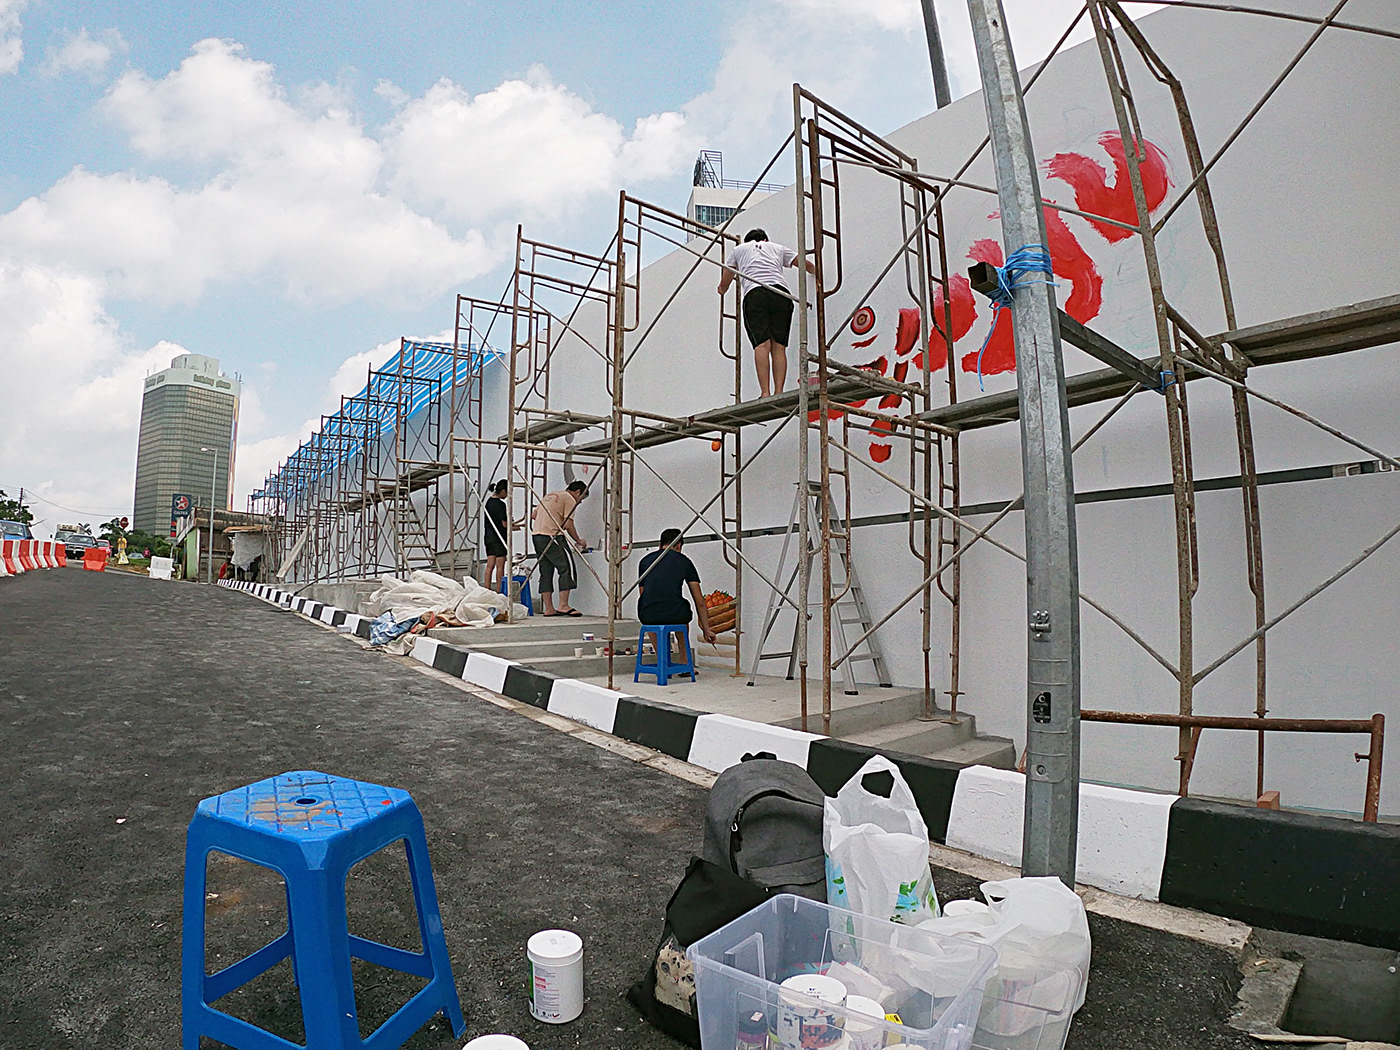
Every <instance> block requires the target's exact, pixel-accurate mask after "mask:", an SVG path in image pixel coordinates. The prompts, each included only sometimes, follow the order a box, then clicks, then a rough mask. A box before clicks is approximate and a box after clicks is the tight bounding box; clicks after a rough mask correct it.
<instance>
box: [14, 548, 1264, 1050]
mask: <svg viewBox="0 0 1400 1050" xmlns="http://www.w3.org/2000/svg"><path fill="white" fill-rule="evenodd" d="M0 624H3V627H0V756H3V760H4V762H5V766H4V769H3V772H0V812H4V813H5V814H6V818H7V819H6V824H5V837H4V847H3V850H0V916H3V922H0V1047H3V1048H6V1050H10V1048H15V1050H18V1048H31V1047H33V1048H45V1050H47V1048H69V1047H73V1048H77V1047H82V1048H84V1050H91V1048H95V1047H101V1048H102V1050H127V1048H170V1047H175V1046H178V1045H179V997H180V996H179V991H180V989H179V982H180V976H179V973H180V971H179V962H180V904H181V900H180V895H181V876H182V867H183V863H184V831H185V826H186V824H187V823H188V820H189V817H190V814H191V812H192V811H193V808H194V806H195V804H196V802H197V801H198V799H200V798H202V797H204V796H207V795H212V794H216V793H218V792H220V791H224V790H227V789H229V788H231V787H235V786H238V785H241V784H245V783H248V782H251V781H253V780H256V779H259V778H261V777H265V776H269V775H272V774H275V773H279V772H283V771H285V770H290V769H320V770H325V771H328V772H334V773H338V774H341V775H345V776H351V777H356V778H359V779H363V780H369V781H374V782H378V783H386V784H393V785H395V786H398V787H402V788H406V789H407V790H409V791H410V792H412V794H413V796H414V798H415V799H416V801H417V803H418V805H419V807H420V808H421V809H422V811H423V815H424V819H425V821H426V824H427V828H428V841H429V847H430V849H431V851H432V856H433V866H434V871H435V874H436V878H437V887H438V894H439V898H440V903H441V907H442V914H443V920H444V924H445V927H446V935H447V944H448V949H449V951H450V953H451V956H452V963H453V967H454V969H455V972H456V975H457V981H458V986H459V989H460V991H461V996H462V1004H463V1008H464V1009H465V1011H466V1015H467V1022H468V1035H477V1034H481V1033H482V1032H488V1031H507V1032H513V1033H516V1034H519V1035H521V1036H522V1037H524V1038H525V1039H526V1040H527V1041H528V1042H529V1044H530V1046H531V1047H532V1048H534V1050H556V1048H565V1047H588V1048H590V1050H608V1048H638V1050H647V1048H653V1047H655V1048H661V1047H667V1048H674V1047H676V1046H677V1045H678V1044H676V1043H673V1042H672V1041H671V1040H669V1039H667V1038H666V1037H664V1036H662V1035H660V1034H659V1033H657V1032H655V1031H654V1030H652V1029H650V1028H649V1027H648V1026H646V1025H645V1024H644V1023H642V1022H641V1021H640V1020H639V1019H638V1018H637V1016H636V1015H635V1013H634V1012H633V1010H632V1009H631V1007H630V1006H629V1005H628V1004H627V1003H626V1001H625V1000H624V999H623V993H624V991H625V990H626V988H627V986H628V985H629V984H630V983H631V982H632V981H633V980H634V979H635V978H636V977H637V976H638V975H639V974H640V973H641V972H642V970H643V969H644V968H645V966H646V965H647V963H648V961H649V959H650V954H651V950H652V948H653V945H654V943H655V940H656V937H657V935H658V933H659V926H660V916H661V911H662V909H663V908H664V906H665V902H666V900H667V898H668V897H669V896H670V893H671V890H672V889H673V888H674V885H675V883H676V881H677V880H678V878H679V876H680V874H681V872H682V871H683V870H684V867H685V863H686V861H687V859H688V857H689V856H690V854H691V853H692V852H694V851H696V850H698V848H699V840H700V835H699V831H700V824H701V817H702V813H703V807H704V792H703V791H701V790H699V789H697V788H695V787H694V786H692V785H690V784H688V783H685V782H683V781H680V780H677V779H675V778H673V777H670V776H668V775H666V774H664V773H661V772H658V771H656V770H652V769H650V768H647V767H645V766H641V765H638V764H637V763H634V762H632V761H629V760H627V759H624V758H621V757H618V756H616V755H613V754H611V753H610V752H607V751H604V750H602V749H600V748H596V747H593V746H590V745H588V744H585V743H582V742H580V741H578V740H575V739H573V738H572V737H570V736H567V735H565V734H563V733H559V732H556V731H554V730H552V729H549V728H547V727H545V726H543V725H540V724H538V723H536V722H533V721H531V720H529V719H526V718H522V717H520V716H519V715H516V714H514V713H512V712H509V711H506V710H502V709H501V708H497V707H495V706H492V705H490V704H487V703H484V702H482V701H479V700H477V699H474V698H472V697H471V696H469V695H467V694H464V693H462V692H461V691H460V690H457V689H454V688H452V687H451V686H449V685H447V684H445V683H443V682H439V681H435V680H433V679H430V678H428V677H426V676H424V675H422V674H420V673H418V672H417V671H415V670H413V669H412V668H411V667H409V666H406V665H405V664H404V663H403V662H402V661H398V660H395V659H392V658H388V657H384V656H380V655H378V654H375V653H369V652H365V651H364V650H362V649H360V648H358V647H357V646H355V645H353V644H351V643H350V642H348V641H347V640H345V639H343V638H338V637H336V636H335V635H333V634H331V633H330V632H328V631H325V630H323V629H321V628H319V627H317V626H315V625H313V624H310V623H307V622H305V621H304V620H301V619H299V618H297V617H295V616H293V615H292V614H290V613H287V612H283V611H280V610H277V609H274V608H271V607H269V606H267V605H264V604H263V603H261V602H258V601H255V600H254V599H252V598H251V597H249V596H247V595H244V594H238V593H234V592H231V591H227V590H223V589H221V588H209V587H196V586H194V585H190V584H162V583H158V582H155V581H150V580H145V579H142V578H134V577H120V576H117V575H115V574H113V573H103V574H97V573H85V572H83V571H81V570H78V569H68V570H55V571H52V572H47V573H42V572H41V573H31V574H28V575H26V576H22V577H19V578H17V579H3V580H0ZM118 820H121V821H122V823H118ZM210 879H211V885H210V889H211V891H212V892H215V893H217V894H218V896H217V897H215V898H212V899H211V900H210V901H209V902H208V908H207V923H208V926H209V930H210V944H211V948H210V950H211V955H212V954H215V953H217V958H212V959H211V962H212V963H215V964H218V965H222V964H223V963H224V962H226V961H228V960H229V959H231V958H233V957H235V956H237V955H240V954H242V953H244V952H246V951H248V950H250V949H251V948H253V947H256V946H257V945H258V944H260V943H262V942H263V941H265V940H267V939H269V938H270V936H271V935H272V934H274V933H275V932H276V931H277V930H278V929H279V928H280V926H281V924H282V923H284V922H285V907H284V903H283V898H282V890H281V885H280V882H279V881H278V880H276V879H275V878H274V877H273V876H271V875H270V873H268V872H266V871H263V870H261V869H258V868H255V867H253V866H251V865H246V864H244V863H242V862H241V861H234V860H226V861H223V862H216V863H213V864H211V867H210ZM938 882H939V889H940V892H941V893H942V894H943V896H944V897H945V898H951V897H955V896H968V895H971V893H972V892H973V891H974V886H973V883H972V881H971V880H969V879H966V878H965V877H963V876H960V875H957V874H954V873H951V872H939V873H938ZM349 895H350V908H351V927H352V930H354V931H355V932H358V933H363V934H365V935H367V936H373V937H375V938H377V939H380V940H384V941H387V942H389V943H392V944H398V945H401V946H404V947H416V924H415V922H414V920H413V908H412V898H411V895H410V894H409V893H408V891H407V880H406V865H405V864H404V861H403V858H402V856H400V855H396V854H392V853H389V852H386V853H384V854H380V855H379V856H377V857H374V858H371V859H370V860H368V861H366V862H364V863H362V864H361V865H360V866H359V867H357V868H356V870H355V872H354V873H353V874H352V878H351V882H350V889H349ZM1090 921H1091V925H1092V928H1093V933H1094V938H1095V946H1094V970H1093V976H1092V978H1091V981H1090V989H1089V999H1088V1001H1087V1002H1086V1004H1085V1007H1084V1010H1083V1011H1081V1013H1080V1016H1079V1018H1078V1019H1077V1020H1076V1022H1075V1025H1074V1028H1073V1030H1072V1032H1071V1036H1070V1044H1069V1045H1070V1047H1071V1048H1073V1050H1099V1048H1102V1050H1128V1048H1139V1047H1140V1048H1143V1050H1149V1048H1151V1050H1159V1048H1160V1050H1173V1048H1176V1047H1182V1048H1186V1047H1192V1048H1194V1047H1209V1048H1235V1047H1244V1046H1247V1045H1250V1043H1249V1040H1247V1039H1246V1038H1244V1037H1243V1036H1241V1035H1239V1034H1238V1033H1234V1032H1232V1031H1230V1030H1229V1029H1227V1028H1225V1027H1224V1024H1223V1019H1224V1017H1225V1015H1226V1013H1227V1012H1228V1008H1229V1003H1230V1001H1231V1000H1232V999H1233V996H1234V990H1235V984H1234V982H1235V981H1236V978H1235V976H1234V967H1233V964H1232V963H1231V962H1230V961H1229V960H1228V959H1227V958H1226V957H1225V956H1224V955H1223V954H1221V953H1219V952H1216V951H1214V950H1213V949H1209V948H1205V947H1203V946H1200V945H1197V944H1194V943H1193V942H1189V941H1184V940H1181V939H1179V938H1174V937H1170V936H1167V935H1165V934H1160V933H1156V932H1154V931H1151V930H1145V929H1142V928H1140V927H1136V926H1131V925H1129V924H1125V923H1119V922H1115V921H1113V920H1108V919H1101V918H1099V917H1097V916H1091V920H1090ZM549 926H565V927H568V928H571V929H574V930H576V931H578V932H579V933H580V934H581V935H582V936H583V938H584V941H585V943H586V945H587V951H588V955H587V976H588V1004H587V1008H586V1010H585V1012H584V1015H583V1017H582V1018H581V1019H580V1020H579V1021H577V1022H575V1023H573V1024H570V1025H566V1026H562V1027H552V1026H546V1025H541V1024H538V1023H536V1022H534V1021H532V1020H531V1019H530V1018H529V1016H528V1013H527V1011H526V1007H525V1002H524V986H525V960H524V944H525V940H526V938H527V937H528V935H529V934H530V933H532V932H534V931H535V930H538V929H542V928H545V927H549ZM286 968H287V964H286V963H283V964H282V966H281V968H278V969H274V970H273V971H271V972H270V973H269V974H267V975H266V976H264V977H262V978H260V979H259V980H258V981H257V982H254V983H253V984H252V985H250V986H248V988H246V989H245V990H243V991H242V992H240V993H235V995H233V996H231V997H230V998H229V999H228V1000H225V1003H227V1004H230V1007H229V1008H230V1009H231V1010H232V1011H233V1012H234V1013H237V1014H238V1015H240V1016H243V1017H245V1018H247V1019H249V1020H252V1021H255V1022H256V1023H259V1024H262V1025H263V1026H265V1027H267V1028H269V1029H272V1030H274V1031H277V1032H278V1033H279V1034H282V1035H285V1036H287V1037H288V1038H293V1039H296V1040H298V1041H299V1040H300V1038H301V1028H300V1021H299V1014H298V1010H297V1008H296V999H295V992H294V990H293V988H292V985H291V981H290V974H289V973H288V972H287V969H286ZM357 978H358V979H357V994H358V995H359V1000H358V1002H359V1009H360V1015H361V1018H362V1022H363V1023H364V1025H365V1029H366V1032H367V1031H368V1030H369V1028H370V1027H372V1026H373V1025H374V1024H377V1023H378V1022H379V1021H381V1020H383V1019H384V1018H385V1017H387V1016H388V1014H389V1013H390V1012H391V1011H392V1010H393V1009H394V1008H395V1007H396V1006H397V1005H398V1004H399V1002H401V1001H402V999H403V998H404V997H406V995H407V994H410V992H411V989H412V984H411V981H412V979H411V978H403V979H400V978H399V977H397V976H394V975H386V971H383V970H374V969H371V968H365V969H363V970H360V971H357ZM209 1045H213V1044H209ZM407 1045H408V1046H410V1047H415V1048H435V1050H436V1048H446V1047H456V1046H460V1042H459V1041H457V1040H455V1039H454V1038H453V1037H452V1036H451V1033H450V1032H449V1031H448V1030H447V1028H446V1025H445V1024H443V1023H441V1022H435V1024H434V1025H432V1026H429V1027H428V1028H425V1029H424V1030H423V1031H421V1032H420V1033H419V1034H418V1035H417V1036H415V1037H414V1039H413V1040H412V1041H411V1042H410V1043H409V1044H407Z"/></svg>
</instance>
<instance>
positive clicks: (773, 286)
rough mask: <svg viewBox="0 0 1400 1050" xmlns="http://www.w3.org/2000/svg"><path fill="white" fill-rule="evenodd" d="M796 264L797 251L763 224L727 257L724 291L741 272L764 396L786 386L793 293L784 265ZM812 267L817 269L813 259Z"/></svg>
mask: <svg viewBox="0 0 1400 1050" xmlns="http://www.w3.org/2000/svg"><path fill="white" fill-rule="evenodd" d="M796 265H797V253H796V252H795V251H793V250H792V249H791V248H788V247H786V246H785V245H781V244H777V243H776V242H774V241H770V240H769V239H768V234H767V233H765V232H764V231H763V230H758V229H755V230H750V231H749V232H748V233H746V234H744V241H743V243H742V244H736V245H735V246H734V247H733V248H732V249H730V252H729V257H728V258H726V259H725V260H724V274H723V275H722V276H721V277H720V279H719V294H720V295H723V294H724V293H725V292H727V291H728V290H729V286H730V285H731V284H733V283H734V275H735V274H736V273H737V274H738V275H739V290H740V292H741V293H742V295H743V300H744V331H745V332H747V333H748V337H749V342H750V343H752V344H753V363H754V369H755V370H756V371H757V372H758V389H759V396H760V397H767V396H768V395H769V394H772V393H778V392H781V391H782V389H783V384H784V383H785V382H786V381H787V347H788V336H789V334H790V333H791V331H792V304H793V301H794V298H793V294H792V292H791V291H789V290H788V287H787V283H786V282H785V281H784V279H783V270H784V269H785V268H786V267H789V266H796ZM807 272H808V273H816V272H817V270H816V267H815V266H813V265H812V263H811V262H810V261H809V262H808V263H807ZM770 377H771V380H770Z"/></svg>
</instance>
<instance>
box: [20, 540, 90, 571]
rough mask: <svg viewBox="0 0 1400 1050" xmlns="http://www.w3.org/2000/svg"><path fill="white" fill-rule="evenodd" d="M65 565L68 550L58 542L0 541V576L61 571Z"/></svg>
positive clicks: (66, 563)
mask: <svg viewBox="0 0 1400 1050" xmlns="http://www.w3.org/2000/svg"><path fill="white" fill-rule="evenodd" d="M104 553H105V552H104ZM67 565H68V548H67V546H66V545H65V544H62V543H60V542H59V541H58V540H22V539H15V538H8V539H3V540H0V576H18V575H20V573H25V572H33V571H34V570H35V569H61V568H65V567H66V566H67Z"/></svg>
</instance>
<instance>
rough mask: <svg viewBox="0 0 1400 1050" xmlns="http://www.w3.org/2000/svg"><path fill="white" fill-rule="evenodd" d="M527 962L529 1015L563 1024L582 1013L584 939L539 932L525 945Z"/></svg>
mask: <svg viewBox="0 0 1400 1050" xmlns="http://www.w3.org/2000/svg"><path fill="white" fill-rule="evenodd" d="M525 954H526V956H527V957H528V958H529V960H530V1014H531V1016H533V1017H534V1018H535V1020H537V1021H544V1022H545V1023H546V1024H565V1023H566V1022H568V1021H572V1020H573V1019H574V1018H575V1017H577V1016H578V1015H579V1014H581V1013H583V938H582V937H580V936H579V935H578V934H576V933H571V932H569V931H568V930H541V931H540V932H539V933H537V934H535V935H534V936H533V937H531V938H530V940H529V941H528V942H527V943H526V946H525Z"/></svg>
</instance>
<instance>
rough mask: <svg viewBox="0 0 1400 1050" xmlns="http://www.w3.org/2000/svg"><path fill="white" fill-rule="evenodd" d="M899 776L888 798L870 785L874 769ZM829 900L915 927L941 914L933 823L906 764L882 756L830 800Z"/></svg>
mask: <svg viewBox="0 0 1400 1050" xmlns="http://www.w3.org/2000/svg"><path fill="white" fill-rule="evenodd" d="M880 772H888V773H890V774H891V775H892V776H893V777H894V787H893V789H892V790H891V791H890V797H889V798H883V797H881V796H880V795H876V794H874V793H872V792H870V791H867V790H866V789H865V785H864V784H863V783H862V781H863V780H864V779H865V777H866V775H867V774H870V773H880ZM822 846H823V848H824V849H825V851H826V901H827V903H828V904H830V905H833V906H835V907H838V908H846V909H848V910H850V911H853V912H857V913H859V914H861V915H871V916H874V917H876V918H879V919H887V920H890V921H892V922H902V923H907V924H909V925H914V924H916V923H919V922H923V921H924V920H926V919H931V918H933V917H935V916H936V915H937V914H938V897H937V895H936V894H935V893H934V889H933V875H932V873H931V872H930V870H929V863H928V827H927V825H925V824H924V818H923V816H922V815H921V814H920V813H919V807H918V805H917V803H915V801H914V793H913V792H912V791H910V790H909V785H908V784H906V783H905V782H904V778H903V777H902V776H900V774H899V767H898V766H896V765H895V764H894V763H893V762H891V761H890V760H889V759H888V758H885V757H884V756H883V755H876V756H875V757H874V758H872V759H870V761H868V762H866V763H865V765H863V766H861V767H860V769H859V770H858V771H857V772H856V774H855V776H853V777H851V779H850V780H848V781H846V783H845V785H844V786H843V787H842V788H841V790H840V791H838V792H837V793H836V797H835V798H829V799H827V800H826V807H825V817H824V819H823V821H822Z"/></svg>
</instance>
